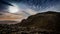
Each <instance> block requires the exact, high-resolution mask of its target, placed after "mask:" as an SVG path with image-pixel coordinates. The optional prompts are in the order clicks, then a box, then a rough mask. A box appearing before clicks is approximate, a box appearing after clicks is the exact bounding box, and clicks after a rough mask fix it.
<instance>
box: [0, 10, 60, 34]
mask: <svg viewBox="0 0 60 34" xmlns="http://www.w3.org/2000/svg"><path fill="white" fill-rule="evenodd" d="M0 32H2V33H3V32H4V33H10V34H60V13H58V12H53V11H48V12H43V13H38V14H35V15H32V16H29V17H28V18H27V19H24V20H22V22H20V23H18V24H11V25H4V26H3V25H2V24H1V25H0Z"/></svg>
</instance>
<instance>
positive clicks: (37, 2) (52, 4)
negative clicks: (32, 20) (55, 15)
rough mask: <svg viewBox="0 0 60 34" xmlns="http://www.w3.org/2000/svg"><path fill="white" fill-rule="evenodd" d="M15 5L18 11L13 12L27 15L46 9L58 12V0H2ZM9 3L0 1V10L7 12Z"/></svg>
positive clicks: (59, 1)
mask: <svg viewBox="0 0 60 34" xmlns="http://www.w3.org/2000/svg"><path fill="white" fill-rule="evenodd" d="M3 1H5V2H8V3H10V4H12V5H13V6H14V5H15V6H17V7H18V8H19V11H18V12H16V13H15V14H23V15H24V16H26V17H28V16H30V15H34V14H36V13H41V12H46V11H56V12H60V0H3ZM9 7H10V5H6V4H4V3H1V1H0V12H9V10H8V9H9Z"/></svg>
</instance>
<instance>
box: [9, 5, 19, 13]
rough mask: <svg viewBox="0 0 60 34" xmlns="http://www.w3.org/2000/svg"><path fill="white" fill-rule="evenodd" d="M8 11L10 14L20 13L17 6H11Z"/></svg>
mask: <svg viewBox="0 0 60 34" xmlns="http://www.w3.org/2000/svg"><path fill="white" fill-rule="evenodd" d="M8 10H9V12H10V13H16V12H18V11H19V8H18V7H17V6H9V8H8Z"/></svg>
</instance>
